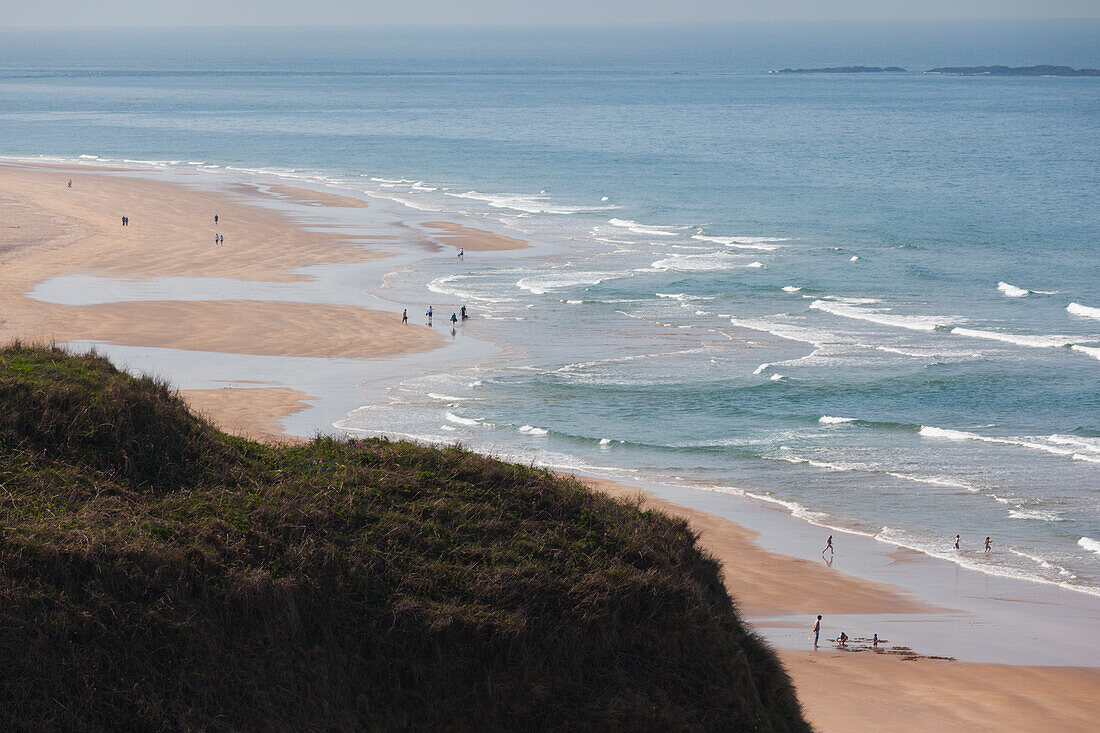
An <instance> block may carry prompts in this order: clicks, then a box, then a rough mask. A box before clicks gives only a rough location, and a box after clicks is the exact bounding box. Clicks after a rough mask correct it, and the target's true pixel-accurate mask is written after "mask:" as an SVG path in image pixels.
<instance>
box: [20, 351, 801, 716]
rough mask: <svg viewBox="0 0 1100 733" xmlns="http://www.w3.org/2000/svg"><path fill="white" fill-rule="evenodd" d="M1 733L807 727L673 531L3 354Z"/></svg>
mask: <svg viewBox="0 0 1100 733" xmlns="http://www.w3.org/2000/svg"><path fill="white" fill-rule="evenodd" d="M0 658H2V659H3V660H4V662H3V664H2V665H0V728H3V729H5V730H19V729H23V730H41V729H63V730H108V729H110V730H116V729H142V730H175V729H203V730H277V729H278V730H285V729H299V730H304V729H332V730H354V729H359V730H363V729H370V730H377V729H410V728H411V729H456V730H464V729H469V730H486V729H498V730H499V729H509V730H520V729H538V730H576V729H601V730H678V729H679V730H707V729H711V730H761V731H788V730H791V731H802V730H808V726H807V725H806V723H805V722H804V721H803V719H802V716H801V713H800V710H799V706H798V702H797V700H796V697H795V693H794V690H793V688H792V686H791V684H790V681H789V679H788V678H787V675H786V674H785V672H784V671H783V669H782V667H781V666H780V664H779V662H778V660H777V659H776V657H775V655H774V654H773V653H772V652H771V651H770V650H769V649H768V648H767V647H766V646H765V645H764V644H763V643H762V642H761V641H760V640H759V639H758V638H757V637H756V636H755V635H754V634H753V633H752V632H751V631H750V630H748V629H747V628H746V627H745V626H744V625H743V624H742V623H741V622H740V620H739V618H738V615H737V612H736V610H735V608H734V606H733V604H732V602H731V601H730V598H729V596H728V595H727V593H726V590H725V587H724V586H723V584H722V580H721V577H720V572H719V568H718V565H717V563H716V562H715V561H714V560H713V559H712V558H711V557H709V556H708V555H707V554H706V553H704V552H703V551H701V550H700V549H699V547H698V545H697V544H696V538H695V536H694V535H693V533H692V532H691V530H690V528H689V527H688V525H687V524H686V523H685V522H683V521H681V520H678V519H673V518H670V517H668V516H665V515H662V514H660V513H655V512H650V511H642V510H640V508H639V507H638V506H636V505H632V504H630V503H628V502H622V501H616V500H613V499H610V498H608V497H606V496H604V495H602V494H599V493H596V492H593V491H591V490H589V489H587V488H586V487H584V486H582V485H581V484H579V483H578V482H576V481H573V480H568V479H562V478H559V477H555V476H553V475H552V474H550V473H548V472H546V471H543V470H538V469H534V468H530V467H525V466H518V465H512V464H507V463H503V462H500V461H497V460H494V459H492V458H488V457H486V456H482V455H478V454H475V453H470V452H468V451H465V450H462V449H460V448H457V447H453V448H446V449H437V448H431V447H425V446H422V445H416V444H413V443H406V442H390V441H387V440H380V439H379V440H373V439H372V440H337V439H333V438H329V437H318V438H315V439H314V440H312V441H311V442H309V443H306V444H299V445H265V444H258V443H252V442H248V441H245V440H243V439H240V438H235V437H231V436H227V435H225V434H223V433H220V432H218V431H217V430H215V429H214V428H213V427H211V426H210V425H209V424H208V423H207V422H206V421H204V420H202V419H201V418H199V417H196V416H194V415H192V414H191V413H190V412H188V410H187V409H186V406H185V405H184V403H183V402H182V401H181V400H180V398H179V397H178V396H177V395H176V394H175V393H174V391H173V390H172V389H170V388H169V387H168V386H167V385H165V384H164V383H162V382H158V381H156V380H153V379H149V378H134V377H131V376H129V375H127V374H125V373H123V372H120V371H118V370H116V369H115V368H114V367H112V366H111V364H110V363H109V362H108V361H107V360H106V359H102V358H99V357H96V356H94V355H84V356H74V355H70V354H67V353H66V352H64V351H62V350H60V349H56V348H43V347H28V346H23V345H19V344H15V345H12V346H9V347H7V348H5V349H3V350H0Z"/></svg>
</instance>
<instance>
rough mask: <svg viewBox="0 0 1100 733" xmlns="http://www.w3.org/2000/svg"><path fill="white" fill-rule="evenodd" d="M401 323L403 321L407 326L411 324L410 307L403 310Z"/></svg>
mask: <svg viewBox="0 0 1100 733" xmlns="http://www.w3.org/2000/svg"><path fill="white" fill-rule="evenodd" d="M401 323H403V324H404V325H406V326H407V325H409V309H408V308H406V309H405V310H403V311H401Z"/></svg>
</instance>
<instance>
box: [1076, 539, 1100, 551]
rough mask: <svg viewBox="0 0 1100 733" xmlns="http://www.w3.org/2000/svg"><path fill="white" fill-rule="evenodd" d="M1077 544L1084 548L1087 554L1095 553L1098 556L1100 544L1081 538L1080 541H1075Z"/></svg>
mask: <svg viewBox="0 0 1100 733" xmlns="http://www.w3.org/2000/svg"><path fill="white" fill-rule="evenodd" d="M1077 544H1078V545H1080V546H1081V547H1083V548H1085V549H1086V550H1088V551H1089V552H1095V553H1096V554H1097V555H1100V542H1097V541H1096V540H1094V539H1092V538H1091V537H1082V538H1081V539H1079V540H1077Z"/></svg>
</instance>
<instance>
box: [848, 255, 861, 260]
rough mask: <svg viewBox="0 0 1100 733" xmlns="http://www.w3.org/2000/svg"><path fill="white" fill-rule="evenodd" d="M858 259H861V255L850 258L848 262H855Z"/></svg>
mask: <svg viewBox="0 0 1100 733" xmlns="http://www.w3.org/2000/svg"><path fill="white" fill-rule="evenodd" d="M858 259H859V255H852V256H851V257H850V258H848V261H849V262H855V261H856V260H858Z"/></svg>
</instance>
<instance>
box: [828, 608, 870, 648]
mask: <svg viewBox="0 0 1100 733" xmlns="http://www.w3.org/2000/svg"><path fill="white" fill-rule="evenodd" d="M820 636H821V614H818V615H817V620H816V621H814V628H813V631H811V632H810V638H811V639H813V641H814V649H817V643H818V640H819V638H820ZM829 641H832V642H836V646H837V648H838V649H847V648H848V641H849V637H848V634H847V633H845V632H843V631H841V632H840V634H839V635H838V636H837V637H836V638H835V639H829ZM880 641H881V640H880V639H879V638H878V634H877V633H876V634H874V635H872V636H871V648H872V649H878V645H879V642H880Z"/></svg>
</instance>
